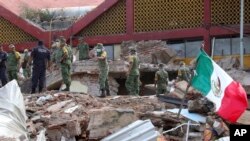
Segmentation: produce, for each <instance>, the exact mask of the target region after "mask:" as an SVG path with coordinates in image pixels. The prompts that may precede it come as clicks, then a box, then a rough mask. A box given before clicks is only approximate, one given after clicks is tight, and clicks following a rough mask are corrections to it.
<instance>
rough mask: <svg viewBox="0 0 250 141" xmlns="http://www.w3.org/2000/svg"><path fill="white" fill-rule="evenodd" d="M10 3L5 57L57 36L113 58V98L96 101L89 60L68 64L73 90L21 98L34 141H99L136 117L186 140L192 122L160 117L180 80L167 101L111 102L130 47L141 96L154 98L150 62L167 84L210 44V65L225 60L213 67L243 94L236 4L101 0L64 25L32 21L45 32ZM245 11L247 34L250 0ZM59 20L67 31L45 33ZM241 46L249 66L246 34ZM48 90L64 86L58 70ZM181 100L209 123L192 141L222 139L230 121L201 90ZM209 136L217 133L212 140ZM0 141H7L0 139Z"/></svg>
mask: <svg viewBox="0 0 250 141" xmlns="http://www.w3.org/2000/svg"><path fill="white" fill-rule="evenodd" d="M8 2H10V1H5V3H3V2H2V1H0V4H1V5H0V11H1V12H0V25H1V31H2V34H3V35H4V36H1V39H0V43H1V44H3V46H4V49H5V50H6V51H8V48H7V46H8V45H9V44H11V43H13V44H15V45H16V47H17V50H19V51H23V50H24V49H25V48H28V49H29V50H31V49H32V47H34V46H35V45H36V41H38V40H43V41H44V42H45V43H46V46H47V47H48V48H50V46H51V41H53V40H54V39H56V38H57V37H58V36H61V35H62V36H64V37H65V38H66V39H67V41H68V44H70V45H71V46H72V47H75V46H76V45H77V43H78V41H77V40H78V39H79V37H84V40H85V41H86V42H87V43H89V45H90V46H91V47H93V46H95V45H96V44H97V43H99V42H101V43H103V44H104V46H105V49H106V50H107V52H108V54H109V59H110V60H111V61H109V65H110V76H109V82H110V83H111V95H112V96H111V97H108V98H105V99H100V98H98V97H95V96H98V95H99V90H98V87H99V86H98V84H97V75H98V68H97V65H96V62H95V61H93V60H88V61H76V62H74V63H73V66H72V78H73V83H72V86H73V87H72V91H74V92H68V93H62V92H58V91H46V92H44V93H42V94H37V95H29V94H26V95H24V99H25V105H26V113H27V116H28V120H27V127H28V133H29V136H30V137H31V139H32V140H36V138H37V137H36V136H37V135H40V134H41V136H43V135H44V136H46V137H47V138H48V139H49V140H53V141H54V140H55V141H63V140H100V139H102V138H104V137H106V136H108V135H110V134H113V133H115V132H116V131H119V129H121V128H122V127H125V126H127V125H129V124H130V123H133V122H134V121H136V120H138V119H140V120H145V119H150V120H151V121H152V123H153V125H154V126H155V128H156V129H157V131H159V132H161V134H164V137H165V138H167V139H169V140H182V139H183V138H186V137H185V136H187V133H186V131H187V128H186V125H187V124H186V123H188V121H189V120H190V119H189V118H188V117H184V116H180V118H179V119H178V120H177V114H176V113H173V112H169V111H165V110H169V109H172V108H179V105H180V104H181V101H180V99H181V98H183V97H184V95H183V91H185V88H186V86H187V84H186V83H185V82H179V83H178V84H179V85H177V87H181V89H174V91H172V92H171V94H169V96H171V98H170V97H167V98H164V97H162V98H156V97H155V96H151V97H150V96H142V97H130V96H115V95H117V94H118V95H125V94H126V90H125V88H124V82H125V72H126V71H127V62H126V56H127V54H128V47H129V46H136V47H137V50H138V55H139V57H140V60H141V61H142V62H141V65H140V66H141V68H140V71H141V81H142V88H141V92H142V94H144V95H150V94H154V93H155V89H154V87H152V86H151V85H150V84H153V80H154V79H153V77H154V73H155V71H156V70H157V69H158V68H157V65H156V64H158V63H164V64H165V69H166V70H167V71H168V72H169V74H170V76H171V78H170V79H171V80H172V79H175V77H176V75H177V73H176V71H177V69H178V62H179V61H185V62H186V63H187V64H189V62H191V60H193V59H194V58H195V56H196V55H197V53H198V51H199V49H200V44H201V42H202V41H203V40H204V41H205V51H206V52H207V53H208V54H211V52H212V49H213V47H212V46H214V51H213V52H214V56H213V59H215V60H219V59H221V58H224V57H225V56H230V59H228V60H229V61H223V60H221V62H219V64H220V65H221V66H222V68H224V69H225V70H227V71H228V73H229V74H230V75H231V76H232V77H233V78H234V79H235V80H238V81H239V82H241V83H242V84H243V86H244V87H245V89H246V90H247V93H248V94H249V81H248V79H247V78H249V77H248V76H249V73H247V72H245V71H240V70H237V66H239V64H237V62H238V61H237V58H239V46H238V44H239V20H238V19H239V13H237V12H235V11H239V5H240V4H239V1H238V2H235V1H220V0H215V1H199V0H194V1H182V0H176V1H144V0H106V1H101V2H102V3H101V2H100V3H98V4H96V8H95V9H93V10H92V11H90V12H88V13H87V14H86V15H84V16H82V17H77V18H75V17H73V18H72V19H71V18H69V17H67V18H69V19H70V20H69V21H67V18H65V17H58V18H57V19H55V20H53V23H51V24H52V25H51V26H50V25H49V22H48V21H47V22H46V21H45V22H44V23H41V21H38V23H39V24H42V26H43V27H39V26H37V25H34V24H33V23H30V22H29V21H27V20H26V19H23V18H20V17H19V15H18V13H16V12H13V11H10V10H12V9H14V8H12V7H11V8H10V7H8ZM14 3H15V2H14ZM34 3H36V2H34ZM61 3H63V2H61ZM11 6H12V5H11ZM245 6H246V8H245V10H246V12H245V13H246V14H245V23H246V24H245V26H244V27H245V28H244V33H245V34H246V35H247V34H249V33H250V31H249V23H250V21H249V20H250V15H249V13H250V12H249V11H248V10H249V9H250V8H249V6H250V4H249V1H246V4H245ZM152 11H154V12H152ZM225 11H227V12H225ZM65 19H66V20H65ZM63 20H65V23H66V24H67V23H68V24H67V25H66V26H64V25H63V24H61V26H62V27H63V28H60V30H58V28H56V29H55V30H53V31H51V27H54V25H56V23H59V25H60V23H64V21H63ZM57 25H58V24H57ZM53 29H54V28H53ZM131 40H132V41H131ZM212 41H213V42H214V45H212ZM244 41H245V43H246V44H245V49H244V59H245V60H247V59H249V51H250V50H249V49H250V46H249V41H250V40H249V37H248V36H245V37H244ZM232 56H233V57H234V56H235V57H236V58H232ZM249 63H250V62H248V61H245V64H244V66H245V68H246V69H249V68H250V67H249V66H250V64H249ZM232 68H236V69H232ZM46 86H47V88H48V90H54V89H60V88H61V87H63V86H62V85H61V74H60V70H57V69H56V68H55V69H54V70H53V72H52V73H50V74H48V75H47V77H46ZM21 87H22V92H23V93H29V88H30V81H29V80H26V81H24V82H23V84H22V86H21ZM75 88H78V89H75ZM80 93H81V94H80ZM187 100H189V102H187V101H184V102H185V103H184V108H189V111H192V112H195V113H201V114H203V116H205V117H206V118H207V121H206V122H205V123H203V124H199V128H197V127H192V129H191V130H190V132H191V133H190V134H189V136H190V137H192V138H193V139H194V140H195V139H196V140H202V139H204V140H205V139H207V140H210V139H211V138H213V137H214V138H220V137H227V136H228V134H229V130H228V127H227V125H229V123H227V122H225V121H223V120H222V119H220V118H218V117H217V116H216V115H214V113H213V112H211V111H210V110H211V109H212V108H213V106H211V105H212V104H211V103H209V102H208V101H207V100H206V99H201V95H200V93H199V92H197V91H195V90H194V89H190V90H189V92H188V96H187ZM191 100H193V101H191ZM162 101H165V102H167V103H165V102H162ZM169 103H171V104H169ZM197 105H199V106H197ZM105 117H106V118H105ZM248 117H249V116H248ZM241 122H242V123H244V124H246V123H249V118H245V119H242V121H241ZM191 124H197V123H191ZM182 125H185V126H184V128H177V130H175V131H174V132H171V131H172V129H173V128H174V129H175V128H176V127H182ZM44 128H45V129H46V131H45V130H44ZM208 128H209V129H211V130H208ZM212 131H216V134H213V133H214V132H212ZM189 136H188V137H189ZM0 139H1V140H11V139H5V138H3V139H2V137H0Z"/></svg>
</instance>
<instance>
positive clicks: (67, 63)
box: [58, 36, 72, 91]
mask: <svg viewBox="0 0 250 141" xmlns="http://www.w3.org/2000/svg"><path fill="white" fill-rule="evenodd" d="M59 40H60V49H59V52H58V53H59V55H58V56H59V58H60V66H61V73H62V78H63V82H64V84H65V85H66V88H65V89H63V90H62V91H70V85H71V74H70V69H71V63H72V57H71V56H72V52H71V50H70V47H69V46H68V45H67V44H66V39H65V38H64V37H62V36H61V37H60V39H59Z"/></svg>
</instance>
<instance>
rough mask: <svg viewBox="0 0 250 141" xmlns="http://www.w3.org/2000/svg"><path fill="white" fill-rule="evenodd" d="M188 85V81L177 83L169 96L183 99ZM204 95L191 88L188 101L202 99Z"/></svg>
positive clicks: (187, 97)
mask: <svg viewBox="0 0 250 141" xmlns="http://www.w3.org/2000/svg"><path fill="white" fill-rule="evenodd" d="M187 85H188V83H187V82H186V81H179V82H176V83H175V87H174V91H173V92H171V93H170V94H169V96H173V97H177V98H180V99H182V98H183V97H184V94H185V92H186V88H187ZM201 97H202V95H201V93H200V92H198V91H197V90H195V89H194V88H193V87H191V86H190V87H189V89H188V92H187V95H186V99H188V100H193V99H198V98H201Z"/></svg>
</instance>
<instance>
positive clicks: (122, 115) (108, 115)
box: [87, 107, 138, 139]
mask: <svg viewBox="0 0 250 141" xmlns="http://www.w3.org/2000/svg"><path fill="white" fill-rule="evenodd" d="M89 116H90V121H89V125H88V128H87V130H88V131H89V139H100V138H103V137H105V136H107V135H109V134H111V133H114V132H116V131H118V130H119V129H121V128H123V127H125V126H126V125H128V124H130V123H132V122H134V121H136V120H137V119H138V118H137V117H136V116H135V113H134V111H133V110H132V109H115V108H112V107H103V108H101V109H92V110H90V111H89Z"/></svg>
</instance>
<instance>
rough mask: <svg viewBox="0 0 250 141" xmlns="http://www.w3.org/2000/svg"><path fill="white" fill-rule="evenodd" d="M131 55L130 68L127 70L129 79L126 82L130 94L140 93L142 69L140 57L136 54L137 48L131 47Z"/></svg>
mask: <svg viewBox="0 0 250 141" xmlns="http://www.w3.org/2000/svg"><path fill="white" fill-rule="evenodd" d="M129 52H130V55H129V57H128V62H129V70H128V72H127V80H126V82H125V86H126V89H127V91H128V93H129V95H139V87H140V71H139V58H138V56H137V54H136V48H134V47H132V48H129Z"/></svg>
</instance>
